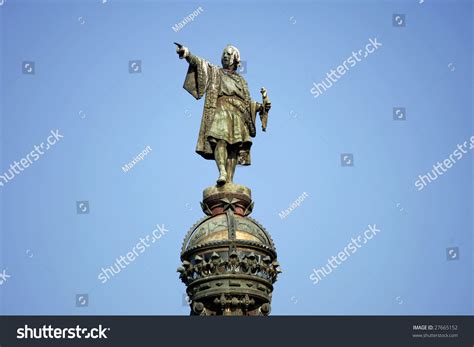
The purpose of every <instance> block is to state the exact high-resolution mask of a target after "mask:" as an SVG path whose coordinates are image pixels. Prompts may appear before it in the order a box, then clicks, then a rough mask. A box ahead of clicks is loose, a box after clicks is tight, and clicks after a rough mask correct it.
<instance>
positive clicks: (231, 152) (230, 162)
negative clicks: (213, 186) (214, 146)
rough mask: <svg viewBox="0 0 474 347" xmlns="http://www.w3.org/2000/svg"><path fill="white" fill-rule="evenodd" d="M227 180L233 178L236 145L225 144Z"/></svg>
mask: <svg viewBox="0 0 474 347" xmlns="http://www.w3.org/2000/svg"><path fill="white" fill-rule="evenodd" d="M227 149H228V152H227V153H228V154H227V182H229V183H232V182H233V180H234V173H235V167H236V166H237V147H236V146H231V145H229V146H227Z"/></svg>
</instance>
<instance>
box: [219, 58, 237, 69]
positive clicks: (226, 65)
mask: <svg viewBox="0 0 474 347" xmlns="http://www.w3.org/2000/svg"><path fill="white" fill-rule="evenodd" d="M222 67H223V68H224V69H227V70H237V66H236V64H235V60H234V59H232V61H231V62H229V63H225V62H224V61H222Z"/></svg>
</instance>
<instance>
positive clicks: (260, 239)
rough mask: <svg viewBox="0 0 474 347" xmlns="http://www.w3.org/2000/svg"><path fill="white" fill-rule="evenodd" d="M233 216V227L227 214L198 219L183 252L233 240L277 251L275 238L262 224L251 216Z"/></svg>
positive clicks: (190, 231) (189, 233)
mask: <svg viewBox="0 0 474 347" xmlns="http://www.w3.org/2000/svg"><path fill="white" fill-rule="evenodd" d="M232 217H233V218H232V219H233V222H234V227H233V228H232V227H231V228H229V218H228V215H227V214H219V215H216V216H211V217H205V218H203V219H201V220H200V221H198V222H197V223H196V224H195V225H193V227H192V228H191V229H190V230H189V232H188V234H187V235H186V237H185V239H184V242H183V247H182V249H181V254H182V255H183V254H185V253H189V252H192V251H193V250H195V249H196V248H203V247H210V246H218V245H222V246H224V245H228V244H229V242H230V241H231V240H235V241H234V242H236V243H239V244H242V245H246V246H248V247H252V246H253V247H256V248H263V249H264V250H267V251H270V252H272V253H275V245H274V243H273V240H272V238H271V237H270V235H269V234H268V232H267V231H266V230H265V228H264V227H263V226H262V225H260V224H259V223H258V222H257V221H256V220H254V219H253V218H250V217H241V216H239V215H236V214H233V216H232ZM230 222H231V223H232V221H230ZM233 233H235V237H233V235H232V234H233Z"/></svg>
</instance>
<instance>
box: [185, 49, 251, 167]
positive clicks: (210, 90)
mask: <svg viewBox="0 0 474 347" xmlns="http://www.w3.org/2000/svg"><path fill="white" fill-rule="evenodd" d="M186 59H187V61H188V63H189V68H188V72H187V73H186V79H185V81H184V86H183V88H184V89H186V91H188V92H189V93H190V94H191V95H192V96H194V97H195V98H196V99H197V100H199V99H201V98H202V97H203V96H204V95H205V96H206V97H205V99H204V109H203V115H202V119H201V126H200V128H199V136H198V140H197V145H196V152H197V153H198V154H200V155H201V156H202V157H203V158H205V159H214V151H213V146H212V145H211V142H210V141H209V138H208V135H209V130H210V129H211V125H212V122H213V120H214V116H215V114H216V107H217V99H218V97H219V92H220V84H221V73H222V72H221V71H220V70H221V69H222V68H220V67H218V66H215V65H212V64H211V63H209V62H208V61H206V60H204V59H201V58H199V57H197V56H195V55H192V54H190V55H189V56H188V57H187V58H186ZM235 74H236V75H237V76H238V78H239V79H240V82H241V83H240V85H241V86H242V87H243V90H242V92H243V96H244V100H243V104H244V105H245V106H244V108H245V109H244V110H242V115H243V116H244V117H245V118H246V120H247V123H248V124H249V126H250V127H252V126H253V129H252V130H253V131H252V130H250V129H249V130H250V136H251V137H255V118H256V113H257V103H256V102H254V101H252V100H251V98H250V93H249V90H248V86H247V82H246V81H245V79H244V78H243V77H242V76H241V75H238V74H237V73H235ZM251 145H252V142H251V141H250V140H249V141H248V142H247V143H246V145H245V146H243V145H241V146H240V147H239V148H238V151H237V161H238V164H240V165H250V163H251V160H250V147H251Z"/></svg>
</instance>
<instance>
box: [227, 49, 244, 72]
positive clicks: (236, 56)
mask: <svg viewBox="0 0 474 347" xmlns="http://www.w3.org/2000/svg"><path fill="white" fill-rule="evenodd" d="M227 48H230V49H231V50H232V53H233V55H234V61H235V68H236V69H237V68H238V67H239V66H240V51H239V50H238V49H237V47H235V46H232V45H227V46H225V48H224V51H225V50H226V49H227Z"/></svg>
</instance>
